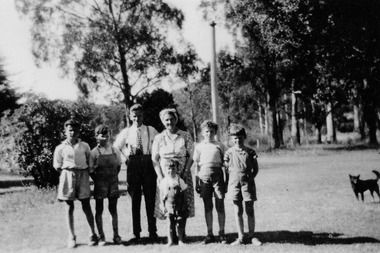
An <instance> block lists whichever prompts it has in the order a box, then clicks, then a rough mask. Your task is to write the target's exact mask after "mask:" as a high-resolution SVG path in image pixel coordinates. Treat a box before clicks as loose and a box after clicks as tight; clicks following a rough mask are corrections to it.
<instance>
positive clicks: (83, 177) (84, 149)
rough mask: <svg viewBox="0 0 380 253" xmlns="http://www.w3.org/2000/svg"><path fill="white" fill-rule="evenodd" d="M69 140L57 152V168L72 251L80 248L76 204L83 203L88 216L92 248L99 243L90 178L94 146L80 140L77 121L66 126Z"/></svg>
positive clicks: (69, 246)
mask: <svg viewBox="0 0 380 253" xmlns="http://www.w3.org/2000/svg"><path fill="white" fill-rule="evenodd" d="M64 127H65V135H66V140H64V141H63V142H62V143H61V144H60V145H58V146H57V147H56V148H55V151H54V158H53V166H54V168H55V169H56V170H57V171H58V172H60V177H59V185H58V200H59V201H65V202H66V204H67V205H66V210H65V212H66V214H65V216H66V223H67V227H68V231H69V238H68V242H67V247H68V248H74V247H75V246H76V236H75V232H74V200H75V199H79V200H80V201H81V203H82V210H83V212H84V213H85V215H86V218H87V222H88V226H89V230H90V233H91V235H90V240H89V242H88V245H89V246H93V245H95V244H96V243H97V241H98V237H97V236H96V233H95V228H94V216H93V214H92V211H91V206H90V196H91V189H90V177H89V173H90V171H89V166H88V162H89V158H90V146H89V145H88V144H87V143H86V142H83V141H81V140H80V139H79V138H78V135H79V127H80V125H79V123H78V122H76V121H75V120H72V119H70V120H68V121H66V122H65V124H64Z"/></svg>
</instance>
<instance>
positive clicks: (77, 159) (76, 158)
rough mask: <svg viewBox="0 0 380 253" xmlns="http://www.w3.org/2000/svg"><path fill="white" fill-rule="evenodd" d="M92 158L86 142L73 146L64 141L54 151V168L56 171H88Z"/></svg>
mask: <svg viewBox="0 0 380 253" xmlns="http://www.w3.org/2000/svg"><path fill="white" fill-rule="evenodd" d="M89 158H90V146H89V145H88V144H87V143H86V142H84V141H80V140H79V141H78V142H77V143H76V144H74V145H72V144H71V143H70V142H68V141H67V140H64V141H63V142H62V143H61V144H60V145H58V146H57V147H56V148H55V150H54V158H53V166H54V168H55V169H60V168H62V169H66V168H67V169H74V168H76V169H87V168H88V160H89Z"/></svg>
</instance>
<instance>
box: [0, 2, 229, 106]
mask: <svg viewBox="0 0 380 253" xmlns="http://www.w3.org/2000/svg"><path fill="white" fill-rule="evenodd" d="M166 1H167V2H169V3H170V4H172V5H174V6H176V7H177V8H180V9H181V10H182V11H183V12H184V14H185V22H184V25H183V36H184V38H185V39H186V40H187V41H189V42H190V43H191V44H193V45H194V47H195V49H196V51H197V53H198V55H199V56H200V58H201V59H202V60H203V61H204V62H205V63H208V62H210V59H211V53H212V51H211V46H212V45H211V26H210V25H209V23H208V22H206V21H204V20H203V18H202V14H201V11H200V10H198V6H199V3H200V0H166ZM0 24H1V25H0V28H1V29H0V58H1V59H2V61H1V62H0V63H1V64H3V65H4V69H5V70H6V71H7V73H8V75H9V76H8V79H9V80H10V81H11V86H12V87H13V88H16V89H17V90H18V91H20V92H26V91H31V92H34V93H39V94H44V95H46V97H48V98H49V99H70V100H75V99H76V98H77V92H78V90H77V88H76V86H75V84H74V81H73V80H70V79H67V78H66V79H62V78H61V77H60V75H59V72H58V70H57V68H56V66H54V65H48V64H47V65H46V66H44V67H42V68H38V67H37V66H36V65H35V64H34V61H33V56H32V53H31V42H32V39H31V36H30V32H29V28H30V22H28V21H27V20H25V19H21V18H20V17H19V14H18V13H17V11H16V9H15V7H14V0H0ZM215 36H216V50H217V51H218V50H220V49H222V48H231V45H232V39H231V36H230V35H229V34H228V32H227V31H226V30H224V29H223V28H222V27H221V26H218V25H217V26H216V35H215Z"/></svg>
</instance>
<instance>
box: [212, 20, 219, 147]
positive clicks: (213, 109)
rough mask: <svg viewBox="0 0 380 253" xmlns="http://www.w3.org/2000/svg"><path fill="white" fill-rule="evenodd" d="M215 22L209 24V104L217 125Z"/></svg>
mask: <svg viewBox="0 0 380 253" xmlns="http://www.w3.org/2000/svg"><path fill="white" fill-rule="evenodd" d="M215 25H216V24H215V22H214V21H212V22H211V24H210V26H211V33H212V34H211V35H212V36H211V38H212V40H211V41H212V49H211V53H212V57H211V105H212V120H213V121H214V122H215V123H216V124H218V125H219V122H218V119H219V110H218V100H219V97H218V88H217V82H216V50H215ZM219 132H220V131H218V133H217V137H216V138H217V139H218V140H220V138H219V137H220V135H219Z"/></svg>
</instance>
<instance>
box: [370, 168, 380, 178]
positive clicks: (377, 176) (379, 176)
mask: <svg viewBox="0 0 380 253" xmlns="http://www.w3.org/2000/svg"><path fill="white" fill-rule="evenodd" d="M372 172H373V173H375V174H376V179H377V180H379V179H380V172H378V171H377V170H373V171H372Z"/></svg>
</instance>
